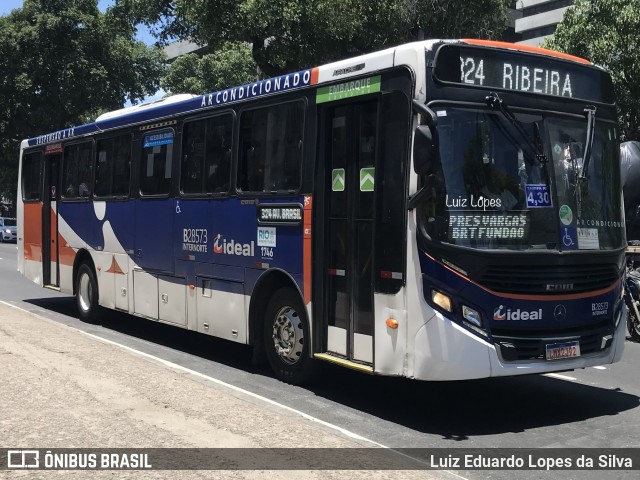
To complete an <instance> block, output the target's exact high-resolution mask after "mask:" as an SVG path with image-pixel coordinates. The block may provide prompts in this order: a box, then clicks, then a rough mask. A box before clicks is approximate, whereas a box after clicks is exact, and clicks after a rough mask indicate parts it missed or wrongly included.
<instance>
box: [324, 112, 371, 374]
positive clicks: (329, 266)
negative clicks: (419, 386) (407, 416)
mask: <svg viewBox="0 0 640 480" xmlns="http://www.w3.org/2000/svg"><path fill="white" fill-rule="evenodd" d="M320 112H321V115H324V118H323V122H321V123H323V124H324V137H323V140H322V141H323V142H324V145H323V147H324V148H322V149H321V151H324V170H325V171H324V175H325V181H324V185H325V187H324V188H323V191H324V195H325V201H324V209H323V211H324V214H323V215H324V219H323V220H324V231H325V238H324V245H325V248H324V264H323V269H324V273H323V276H324V279H323V283H324V288H323V289H322V292H323V293H322V295H324V311H325V312H326V316H327V319H328V331H327V352H328V353H329V354H333V355H336V354H337V355H338V356H340V357H343V358H345V359H346V360H349V361H356V362H361V363H367V364H371V363H373V332H374V324H373V322H374V311H373V310H374V309H373V288H374V281H373V270H372V268H373V266H372V262H373V254H374V230H373V225H374V194H375V183H374V178H375V165H376V158H375V156H376V144H377V136H378V135H377V131H376V124H377V115H378V101H377V100H369V101H365V102H358V103H351V104H347V105H341V106H327V107H324V108H322V109H321V110H320Z"/></svg>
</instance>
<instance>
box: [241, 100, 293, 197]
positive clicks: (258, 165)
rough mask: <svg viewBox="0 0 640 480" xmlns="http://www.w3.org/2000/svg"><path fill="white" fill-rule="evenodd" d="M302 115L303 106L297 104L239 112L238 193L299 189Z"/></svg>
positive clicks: (291, 103)
mask: <svg viewBox="0 0 640 480" xmlns="http://www.w3.org/2000/svg"><path fill="white" fill-rule="evenodd" d="M304 114H305V105H304V103H303V102H300V101H297V102H289V103H285V104H280V105H272V106H269V107H264V108H259V109H256V110H249V111H246V112H243V113H242V117H241V119H240V145H241V149H240V158H239V166H238V172H239V177H240V178H239V180H238V186H239V189H240V190H242V191H244V192H258V193H262V192H275V191H283V190H285V191H293V190H297V189H299V188H300V181H301V171H302V168H301V166H302V140H303V139H302V135H303V132H304Z"/></svg>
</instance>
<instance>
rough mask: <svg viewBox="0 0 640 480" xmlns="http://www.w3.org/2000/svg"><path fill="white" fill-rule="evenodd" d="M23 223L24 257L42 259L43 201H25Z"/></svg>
mask: <svg viewBox="0 0 640 480" xmlns="http://www.w3.org/2000/svg"><path fill="white" fill-rule="evenodd" d="M22 225H23V239H22V242H23V245H24V258H25V259H26V260H35V261H37V262H41V261H42V203H25V204H24V218H23V219H22Z"/></svg>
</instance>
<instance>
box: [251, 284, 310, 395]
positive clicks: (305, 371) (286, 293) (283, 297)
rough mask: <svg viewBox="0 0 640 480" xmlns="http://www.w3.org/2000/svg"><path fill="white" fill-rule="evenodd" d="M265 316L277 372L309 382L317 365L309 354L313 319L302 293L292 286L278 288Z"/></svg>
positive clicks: (295, 381)
mask: <svg viewBox="0 0 640 480" xmlns="http://www.w3.org/2000/svg"><path fill="white" fill-rule="evenodd" d="M264 318H265V320H264V322H265V323H264V349H265V352H266V355H267V360H268V361H269V365H270V366H271V368H272V370H273V371H274V372H275V374H276V376H277V377H278V378H279V379H280V380H282V381H284V382H287V383H291V384H293V385H300V384H303V383H307V382H309V381H310V380H311V379H312V378H313V377H314V374H315V371H316V365H315V362H314V361H313V359H312V358H310V357H309V348H310V345H309V342H308V339H309V338H311V337H310V335H309V322H308V321H307V314H306V309H305V308H304V305H303V303H302V301H301V300H300V295H298V293H297V292H296V291H295V290H293V289H291V288H281V289H279V290H277V291H276V292H275V293H274V295H273V297H271V300H270V301H269V303H268V305H267V309H266V311H265V317H264Z"/></svg>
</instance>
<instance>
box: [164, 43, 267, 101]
mask: <svg viewBox="0 0 640 480" xmlns="http://www.w3.org/2000/svg"><path fill="white" fill-rule="evenodd" d="M257 69H258V67H257V65H256V64H255V62H254V61H253V58H252V57H251V46H250V45H249V44H247V43H237V42H230V43H228V44H225V45H224V46H223V47H222V48H220V49H218V50H216V51H214V52H213V53H210V54H206V55H203V56H198V55H196V54H195V53H191V54H187V55H182V56H180V57H178V58H177V59H176V60H175V61H174V62H173V64H172V65H171V68H170V69H169V71H168V72H167V74H166V75H165V76H164V78H163V79H162V82H161V83H162V88H164V89H165V90H167V91H170V92H176V93H195V94H199V95H201V94H204V93H208V92H214V91H216V90H221V89H223V88H225V87H228V86H230V85H242V84H245V83H249V82H252V81H255V80H256V77H257Z"/></svg>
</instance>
